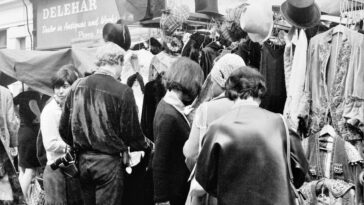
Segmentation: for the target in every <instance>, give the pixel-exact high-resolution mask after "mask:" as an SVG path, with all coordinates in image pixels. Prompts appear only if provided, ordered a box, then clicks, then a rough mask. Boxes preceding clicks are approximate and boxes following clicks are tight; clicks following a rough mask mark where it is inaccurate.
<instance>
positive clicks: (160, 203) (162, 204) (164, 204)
mask: <svg viewBox="0 0 364 205" xmlns="http://www.w3.org/2000/svg"><path fill="white" fill-rule="evenodd" d="M155 205H171V203H170V202H169V201H166V202H159V203H155Z"/></svg>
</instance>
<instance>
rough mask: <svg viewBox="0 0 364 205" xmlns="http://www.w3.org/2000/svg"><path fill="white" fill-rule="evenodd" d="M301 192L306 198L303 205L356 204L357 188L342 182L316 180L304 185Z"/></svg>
mask: <svg viewBox="0 0 364 205" xmlns="http://www.w3.org/2000/svg"><path fill="white" fill-rule="evenodd" d="M299 192H300V193H301V194H302V195H303V198H304V203H303V205H316V204H320V205H353V204H355V186H354V185H353V184H351V183H347V182H344V181H342V180H337V179H322V180H315V181H312V182H308V183H305V184H303V186H302V187H301V188H300V190H299Z"/></svg>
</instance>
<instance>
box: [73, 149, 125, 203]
mask: <svg viewBox="0 0 364 205" xmlns="http://www.w3.org/2000/svg"><path fill="white" fill-rule="evenodd" d="M79 170H80V180H81V189H82V192H83V198H84V204H85V205H99V204H109V205H114V204H115V205H116V204H117V205H121V204H122V194H123V189H124V172H123V165H122V160H121V157H120V156H111V155H104V154H99V153H84V154H81V155H80V156H79Z"/></svg>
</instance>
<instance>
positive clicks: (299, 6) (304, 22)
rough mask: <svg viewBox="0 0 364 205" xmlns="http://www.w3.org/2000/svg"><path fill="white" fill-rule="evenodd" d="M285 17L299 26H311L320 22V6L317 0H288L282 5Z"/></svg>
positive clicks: (292, 23)
mask: <svg viewBox="0 0 364 205" xmlns="http://www.w3.org/2000/svg"><path fill="white" fill-rule="evenodd" d="M281 12H282V14H283V16H284V18H285V19H286V20H287V21H288V23H290V24H291V25H293V26H295V27H297V28H310V27H313V26H315V25H317V24H318V23H319V22H320V17H321V12H320V8H319V7H318V6H317V4H316V3H315V0H286V1H285V2H283V3H282V5H281Z"/></svg>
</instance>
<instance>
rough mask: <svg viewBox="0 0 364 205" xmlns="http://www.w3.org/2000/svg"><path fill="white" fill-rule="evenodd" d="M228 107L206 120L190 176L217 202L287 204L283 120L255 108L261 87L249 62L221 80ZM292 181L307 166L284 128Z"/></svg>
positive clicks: (231, 204)
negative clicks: (200, 145) (225, 79)
mask: <svg viewBox="0 0 364 205" xmlns="http://www.w3.org/2000/svg"><path fill="white" fill-rule="evenodd" d="M225 87H226V96H227V97H228V98H229V99H230V100H233V101H234V105H233V109H232V110H231V111H230V112H228V113H226V114H225V115H223V116H222V117H220V118H219V119H217V120H215V121H214V122H213V123H211V124H210V126H209V128H208V130H207V133H206V135H205V137H204V140H205V141H204V143H203V145H202V150H201V152H200V154H199V157H198V160H197V166H196V180H197V181H198V182H199V183H200V184H201V186H202V187H203V188H204V189H205V190H206V191H207V192H208V193H209V194H211V195H213V196H215V197H217V202H218V204H219V205H241V204H249V205H261V204H264V205H278V204H279V205H292V204H294V195H293V192H292V189H291V186H290V181H289V174H288V173H289V171H288V165H287V164H288V163H287V139H288V137H287V135H289V133H287V132H286V130H288V129H286V125H285V122H284V119H283V118H282V117H281V116H280V115H279V114H275V113H272V112H270V111H267V110H265V109H262V108H260V107H259V104H260V102H261V98H262V97H263V96H264V94H265V91H266V87H265V82H264V78H263V77H262V76H261V74H260V73H259V72H258V71H256V70H254V69H252V68H249V67H242V68H240V69H238V70H235V71H234V72H233V73H232V74H231V75H230V77H229V79H228V80H227V82H226V86H225ZM290 134H291V136H290V137H289V140H290V157H291V158H290V159H291V167H292V171H293V179H294V181H293V183H294V185H295V186H296V187H297V188H298V187H300V186H301V185H302V184H303V182H304V179H305V175H306V173H307V171H308V163H307V159H306V157H305V155H304V152H303V148H302V145H301V141H300V139H299V137H298V136H297V135H293V133H290Z"/></svg>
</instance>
